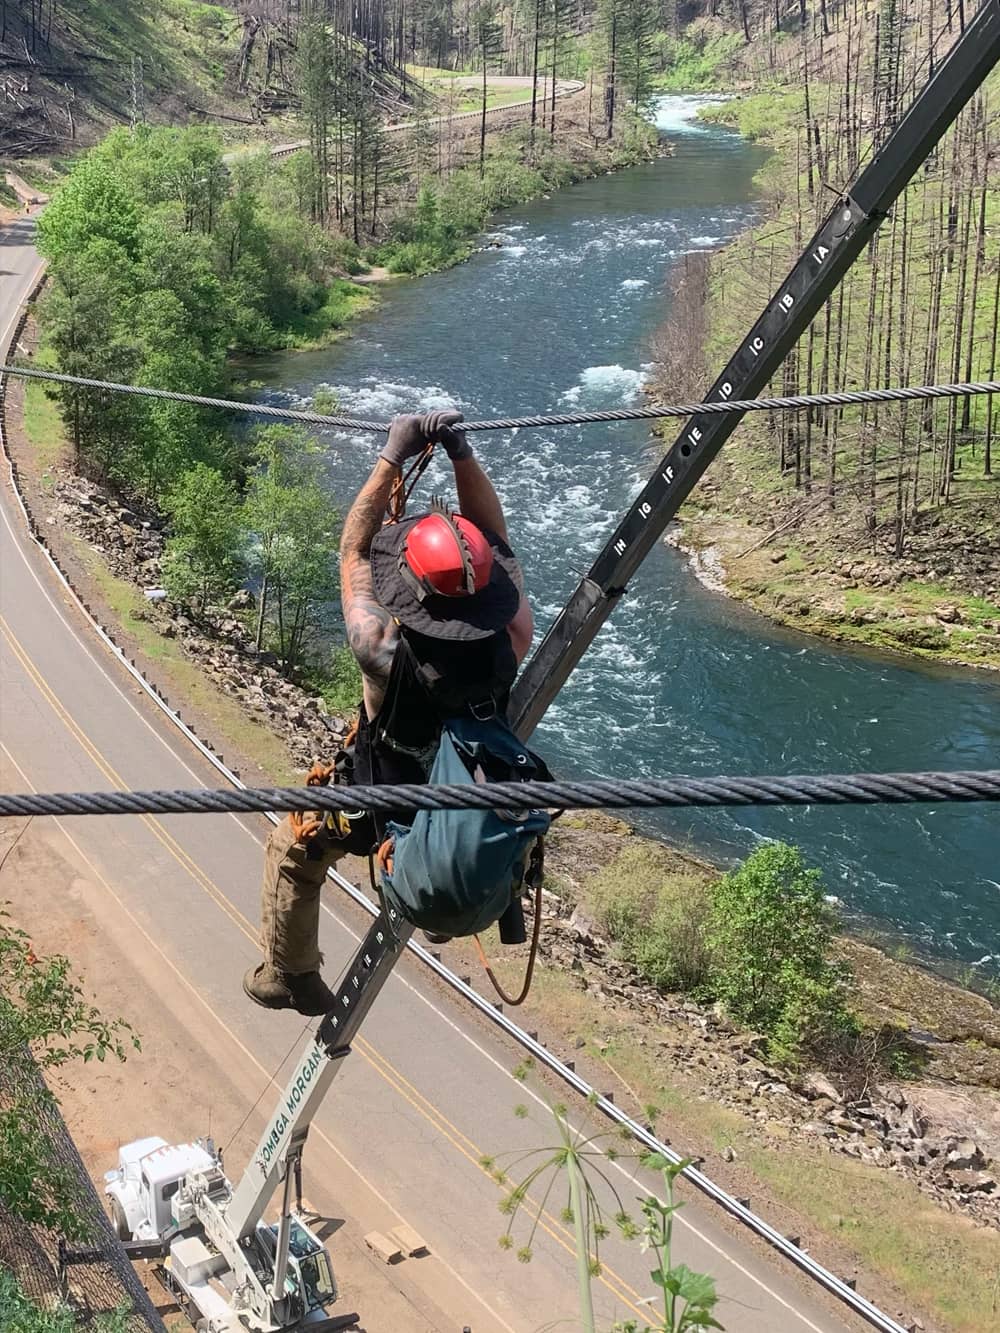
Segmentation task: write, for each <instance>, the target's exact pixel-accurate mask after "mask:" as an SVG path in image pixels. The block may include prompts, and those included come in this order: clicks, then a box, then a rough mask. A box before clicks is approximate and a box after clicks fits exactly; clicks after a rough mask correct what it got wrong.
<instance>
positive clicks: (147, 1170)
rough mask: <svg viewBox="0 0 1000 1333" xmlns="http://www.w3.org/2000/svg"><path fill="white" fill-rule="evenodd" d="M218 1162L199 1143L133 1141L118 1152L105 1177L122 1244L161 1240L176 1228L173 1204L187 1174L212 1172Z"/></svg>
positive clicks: (158, 1139)
mask: <svg viewBox="0 0 1000 1333" xmlns="http://www.w3.org/2000/svg"><path fill="white" fill-rule="evenodd" d="M217 1165H218V1162H217V1159H216V1157H215V1156H214V1155H213V1154H212V1153H211V1152H210V1151H209V1150H208V1149H207V1148H206V1147H204V1146H202V1144H200V1143H176V1144H170V1143H167V1141H166V1140H165V1139H160V1138H148V1139H137V1140H136V1141H135V1142H134V1143H129V1144H126V1145H125V1147H123V1148H120V1149H119V1150H118V1169H117V1170H115V1171H109V1172H107V1174H106V1175H105V1177H104V1181H105V1190H104V1192H105V1194H107V1196H108V1198H109V1200H110V1204H111V1215H112V1218H113V1219H114V1223H115V1228H116V1230H117V1231H118V1235H119V1237H120V1238H121V1239H122V1240H137V1241H139V1240H147V1241H154V1240H159V1239H160V1238H161V1237H162V1236H165V1235H166V1233H167V1232H168V1231H170V1230H171V1229H172V1228H173V1226H174V1217H173V1212H172V1205H171V1201H172V1200H173V1197H174V1195H175V1194H176V1193H177V1191H178V1190H179V1189H180V1186H181V1182H182V1181H183V1180H184V1178H185V1176H187V1175H188V1174H189V1173H191V1172H205V1171H211V1170H212V1169H213V1168H215V1167H217Z"/></svg>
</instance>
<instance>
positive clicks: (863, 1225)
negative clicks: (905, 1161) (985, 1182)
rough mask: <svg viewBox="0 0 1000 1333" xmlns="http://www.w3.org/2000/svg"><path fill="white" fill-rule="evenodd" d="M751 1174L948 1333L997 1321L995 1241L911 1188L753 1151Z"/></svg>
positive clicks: (875, 1173)
mask: <svg viewBox="0 0 1000 1333" xmlns="http://www.w3.org/2000/svg"><path fill="white" fill-rule="evenodd" d="M747 1160H748V1162H749V1164H750V1165H751V1166H752V1168H753V1170H754V1171H755V1172H756V1173H757V1174H758V1175H759V1176H760V1177H761V1179H762V1180H764V1181H766V1182H767V1184H768V1185H769V1186H770V1188H771V1189H772V1190H773V1191H774V1193H775V1194H776V1195H777V1196H778V1198H779V1199H781V1200H782V1201H783V1202H785V1203H787V1204H788V1205H790V1206H792V1207H794V1208H796V1209H797V1210H798V1211H799V1212H801V1213H802V1214H803V1215H804V1216H806V1217H808V1218H809V1219H810V1220H811V1221H813V1222H814V1223H816V1224H817V1225H818V1226H820V1227H822V1229H823V1230H824V1231H826V1232H828V1233H831V1234H833V1235H835V1236H836V1237H837V1238H838V1239H839V1240H841V1241H843V1242H844V1243H845V1244H847V1245H849V1246H850V1248H851V1249H852V1250H854V1251H855V1253H856V1254H857V1255H858V1256H859V1257H860V1258H861V1259H862V1260H863V1261H864V1262H865V1263H866V1264H869V1265H871V1266H872V1267H873V1268H875V1269H877V1270H878V1271H879V1272H880V1273H885V1274H886V1275H887V1276H888V1277H890V1278H891V1279H892V1280H893V1281H894V1282H895V1283H896V1284H897V1285H898V1286H899V1288H900V1289H901V1290H902V1291H903V1293H904V1294H905V1295H906V1296H907V1297H909V1298H910V1299H911V1300H913V1301H914V1302H916V1303H918V1304H919V1305H921V1306H923V1307H924V1308H925V1309H927V1310H928V1311H930V1313H931V1314H932V1315H933V1316H934V1318H935V1319H936V1320H937V1321H939V1322H940V1323H941V1324H942V1325H943V1326H944V1327H945V1328H948V1329H950V1330H953V1333H983V1330H984V1329H987V1328H991V1327H993V1326H994V1323H995V1320H996V1305H995V1301H996V1294H997V1276H998V1274H1000V1234H998V1233H997V1232H996V1231H993V1230H990V1229H989V1228H986V1227H976V1226H974V1225H973V1224H972V1223H971V1222H969V1221H967V1220H965V1219H964V1218H960V1217H956V1216H954V1215H952V1214H948V1213H945V1212H943V1211H942V1210H941V1209H939V1208H937V1207H935V1205H934V1204H933V1203H932V1202H931V1201H930V1200H929V1199H927V1198H925V1197H924V1196H923V1195H922V1194H921V1193H920V1191H919V1190H918V1189H917V1188H916V1186H915V1185H912V1184H910V1183H909V1182H908V1181H905V1180H901V1179H899V1178H898V1177H896V1176H893V1175H890V1174H889V1173H888V1172H885V1171H879V1170H875V1169H872V1168H870V1167H865V1166H862V1165H861V1164H860V1163H857V1162H852V1161H850V1160H849V1159H845V1158H837V1159H836V1161H830V1160H829V1159H827V1160H823V1159H822V1158H820V1157H818V1156H817V1155H814V1154H811V1153H800V1152H796V1151H794V1150H793V1149H783V1150H782V1151H781V1152H773V1151H770V1150H758V1151H753V1150H751V1151H750V1152H749V1154H748V1156H747Z"/></svg>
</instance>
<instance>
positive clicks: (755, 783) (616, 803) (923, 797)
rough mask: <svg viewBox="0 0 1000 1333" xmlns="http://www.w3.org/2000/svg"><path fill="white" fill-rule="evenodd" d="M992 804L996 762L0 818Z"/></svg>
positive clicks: (101, 802) (117, 801) (466, 788)
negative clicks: (971, 767) (956, 767)
mask: <svg viewBox="0 0 1000 1333" xmlns="http://www.w3.org/2000/svg"><path fill="white" fill-rule="evenodd" d="M939 801H940V802H977V801H1000V769H985V770H982V771H977V772H968V771H965V772H954V773H851V774H847V775H843V774H819V775H802V774H793V775H791V776H788V777H709V778H692V777H669V778H637V779H632V780H619V779H614V778H610V779H600V780H595V781H589V782H492V783H477V782H469V783H450V784H433V785H431V784H423V783H420V784H418V783H406V784H394V785H386V786H379V787H262V788H256V789H254V788H248V789H246V790H230V789H224V790H221V791H217V790H210V789H208V788H200V789H197V790H194V791H93V792H56V793H51V794H50V793H44V792H42V793H28V794H21V793H15V794H11V793H3V794H0V816H3V815H142V814H157V815H170V814H232V813H246V812H250V811H268V810H317V809H322V810H348V811H353V810H374V811H377V812H379V813H383V814H387V813H392V812H394V811H402V810H405V811H410V810H532V809H565V810H593V809H599V808H601V807H605V808H608V809H624V808H626V807H633V806H634V807H637V808H644V809H653V808H656V807H678V806H751V805H908V804H913V803H921V802H922V803H926V802H939Z"/></svg>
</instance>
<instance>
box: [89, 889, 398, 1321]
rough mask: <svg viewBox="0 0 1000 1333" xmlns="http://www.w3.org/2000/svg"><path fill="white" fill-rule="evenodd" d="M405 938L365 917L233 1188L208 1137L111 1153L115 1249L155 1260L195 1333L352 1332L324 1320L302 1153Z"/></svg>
mask: <svg viewBox="0 0 1000 1333" xmlns="http://www.w3.org/2000/svg"><path fill="white" fill-rule="evenodd" d="M411 933H412V927H411V926H410V925H408V924H407V923H406V922H405V921H403V920H402V919H401V918H400V917H399V916H398V914H397V913H396V912H395V911H394V910H393V909H392V908H388V907H387V908H385V909H384V910H383V911H382V912H381V913H380V914H379V916H378V917H377V918H376V920H375V922H374V923H373V925H372V927H371V929H370V931H369V932H368V935H367V936H366V937H365V939H364V941H363V943H362V945H361V947H360V949H359V950H358V953H357V955H356V956H355V959H354V963H353V965H352V966H351V968H350V970H349V971H348V973H347V976H346V978H345V980H344V982H343V983H342V985H341V987H340V989H339V990H338V992H337V995H336V998H335V1001H334V1006H333V1008H332V1009H331V1010H330V1012H329V1013H328V1014H327V1015H326V1016H325V1017H324V1018H323V1019H321V1020H320V1023H319V1025H318V1027H317V1029H316V1033H315V1035H314V1036H312V1037H310V1038H308V1040H307V1041H306V1044H305V1047H304V1049H303V1050H302V1052H301V1054H300V1056H299V1059H298V1062H297V1064H296V1067H295V1070H294V1072H293V1074H292V1076H291V1078H290V1079H289V1081H288V1084H287V1086H286V1088H285V1090H284V1092H283V1093H282V1094H281V1096H280V1098H279V1099H278V1104H277V1106H276V1107H275V1108H274V1110H273V1111H272V1112H271V1115H270V1116H269V1118H268V1121H267V1124H266V1126H265V1129H264V1133H263V1134H262V1136H261V1138H260V1142H259V1143H258V1144H257V1147H256V1149H255V1150H254V1152H253V1155H252V1156H251V1159H250V1162H249V1164H248V1165H247V1168H246V1170H245V1171H244V1173H243V1177H242V1179H241V1180H240V1181H239V1183H238V1184H237V1185H236V1186H233V1185H232V1184H231V1183H230V1181H229V1179H228V1177H227V1176H226V1173H225V1171H224V1170H223V1165H222V1154H221V1153H220V1152H218V1151H217V1150H216V1148H215V1145H214V1144H213V1143H212V1141H211V1140H210V1139H204V1140H198V1142H196V1143H183V1144H168V1143H167V1142H166V1140H165V1139H162V1138H146V1139H138V1140H136V1142H134V1143H129V1144H127V1145H126V1146H125V1147H123V1148H121V1149H120V1150H119V1154H118V1167H117V1169H116V1170H114V1171H109V1172H108V1173H107V1175H106V1176H105V1192H106V1194H107V1196H108V1199H109V1201H110V1207H111V1215H112V1218H113V1219H114V1222H115V1225H116V1227H117V1230H118V1234H119V1236H120V1237H121V1239H122V1241H123V1243H124V1245H125V1249H126V1251H127V1252H128V1253H129V1254H131V1255H132V1256H133V1257H135V1258H160V1259H162V1260H163V1263H162V1266H161V1267H160V1268H159V1269H158V1275H159V1277H160V1279H161V1281H162V1282H163V1284H164V1285H165V1286H166V1287H167V1289H168V1290H169V1291H170V1292H171V1294H172V1295H173V1296H174V1297H175V1299H176V1300H177V1301H178V1303H179V1304H180V1306H181V1308H182V1309H183V1310H184V1312H185V1313H186V1314H187V1315H188V1317H189V1318H190V1319H191V1322H192V1323H193V1324H194V1325H195V1328H196V1329H198V1330H199V1333H298V1330H303V1333H305V1330H308V1333H333V1330H335V1329H346V1328H351V1327H352V1326H354V1325H355V1324H357V1322H358V1316H357V1314H342V1315H331V1314H330V1313H328V1311H329V1309H330V1307H331V1306H332V1305H333V1304H334V1303H335V1302H336V1300H337V1283H336V1279H335V1278H334V1275H333V1268H332V1266H331V1264H330V1258H329V1255H328V1254H327V1252H326V1249H325V1248H324V1246H323V1243H322V1241H321V1240H320V1239H319V1237H318V1236H317V1235H316V1234H315V1232H313V1231H312V1230H310V1228H309V1227H308V1226H307V1225H306V1223H305V1221H304V1220H303V1218H302V1215H301V1214H302V1149H303V1147H304V1145H305V1141H306V1136H307V1135H308V1133H309V1126H310V1124H311V1123H312V1120H313V1117H314V1116H315V1114H316V1111H317V1109H318V1107H319V1105H320V1103H321V1102H322V1100H323V1098H324V1096H325V1095H326V1091H327V1089H328V1088H329V1086H330V1084H331V1082H332V1081H333V1079H334V1076H335V1075H336V1073H337V1070H338V1069H339V1068H340V1063H341V1060H342V1059H343V1057H344V1056H346V1055H347V1054H348V1053H349V1052H350V1043H351V1040H352V1038H353V1037H354V1035H355V1033H356V1032H357V1030H358V1028H359V1026H360V1025H361V1023H362V1021H363V1020H364V1017H365V1015H366V1014H367V1012H368V1010H369V1008H370V1007H371V1004H372V1001H373V1000H374V999H375V996H376V995H377V994H378V992H379V991H380V990H381V988H382V986H383V985H384V984H385V981H386V980H387V978H388V976H389V974H390V972H391V971H392V969H393V967H394V966H395V963H396V961H397V959H398V958H399V956H400V953H401V952H402V950H403V947H404V946H405V944H406V941H407V940H408V939H409V937H410V934H411ZM279 1183H280V1184H281V1185H282V1199H281V1212H280V1216H279V1218H278V1220H277V1221H276V1222H273V1223H268V1222H265V1221H263V1215H264V1211H265V1209H266V1208H267V1206H268V1203H269V1202H270V1199H271V1196H272V1194H273V1193H274V1191H275V1189H276V1188H277V1186H278V1184H279ZM293 1187H294V1201H293Z"/></svg>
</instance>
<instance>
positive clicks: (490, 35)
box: [472, 0, 503, 175]
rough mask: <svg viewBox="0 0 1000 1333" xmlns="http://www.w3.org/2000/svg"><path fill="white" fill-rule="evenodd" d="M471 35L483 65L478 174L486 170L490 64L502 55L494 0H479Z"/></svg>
mask: <svg viewBox="0 0 1000 1333" xmlns="http://www.w3.org/2000/svg"><path fill="white" fill-rule="evenodd" d="M472 35H473V40H474V42H475V46H476V53H477V57H478V59H479V60H480V61H481V63H482V67H483V82H482V97H481V99H480V103H481V111H480V118H479V174H480V175H483V173H484V172H485V171H486V102H487V93H486V90H487V77H488V75H489V70H490V66H491V65H493V64H495V63H496V62H497V61H498V60H499V59H500V57H501V56H502V55H503V28H502V27H501V26H500V21H499V17H498V14H497V6H496V3H495V0H480V3H479V5H478V6H477V7H476V9H475V11H474V13H473V15H472Z"/></svg>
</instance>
